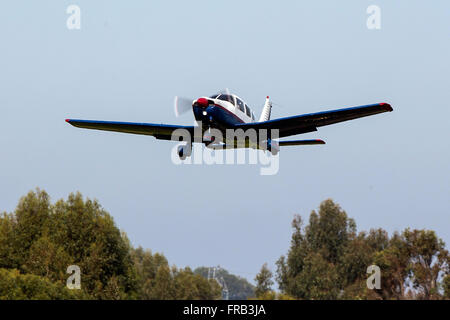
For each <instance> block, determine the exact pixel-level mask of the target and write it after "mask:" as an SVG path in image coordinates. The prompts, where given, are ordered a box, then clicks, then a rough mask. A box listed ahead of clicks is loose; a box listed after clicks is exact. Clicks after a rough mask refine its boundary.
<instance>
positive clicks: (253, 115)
mask: <svg viewBox="0 0 450 320" xmlns="http://www.w3.org/2000/svg"><path fill="white" fill-rule="evenodd" d="M252 120H253V121H255V114H254V113H253V111H252Z"/></svg>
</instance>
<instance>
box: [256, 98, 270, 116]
mask: <svg viewBox="0 0 450 320" xmlns="http://www.w3.org/2000/svg"><path fill="white" fill-rule="evenodd" d="M271 111H272V102H270V100H269V96H267V98H266V102H265V103H264V108H263V110H262V113H261V117H259V122H263V121H267V120H270V112H271Z"/></svg>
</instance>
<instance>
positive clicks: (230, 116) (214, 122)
mask: <svg viewBox="0 0 450 320" xmlns="http://www.w3.org/2000/svg"><path fill="white" fill-rule="evenodd" d="M193 111H194V116H195V119H196V120H197V121H202V123H203V125H204V126H210V127H213V128H219V129H228V128H233V127H234V126H236V125H238V124H242V123H245V121H244V120H242V119H241V118H239V117H238V116H237V115H236V114H234V113H233V112H231V111H229V110H228V109H226V108H224V107H222V106H220V105H218V104H214V105H210V106H208V107H207V108H201V107H194V108H193ZM203 111H206V115H204V114H203Z"/></svg>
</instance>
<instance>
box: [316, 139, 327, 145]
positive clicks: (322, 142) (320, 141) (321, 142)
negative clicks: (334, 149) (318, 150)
mask: <svg viewBox="0 0 450 320" xmlns="http://www.w3.org/2000/svg"><path fill="white" fill-rule="evenodd" d="M316 141H317V142H318V143H319V144H326V142H325V141H323V140H321V139H316Z"/></svg>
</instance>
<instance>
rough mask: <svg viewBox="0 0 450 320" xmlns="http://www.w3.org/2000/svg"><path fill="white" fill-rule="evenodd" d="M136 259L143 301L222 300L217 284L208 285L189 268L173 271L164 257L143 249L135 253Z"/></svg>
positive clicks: (134, 258) (135, 250)
mask: <svg viewBox="0 0 450 320" xmlns="http://www.w3.org/2000/svg"><path fill="white" fill-rule="evenodd" d="M132 257H133V261H134V265H135V267H136V271H137V277H138V281H139V283H140V288H139V297H140V298H141V299H156V300H166V299H192V300H194V299H203V300H213V299H219V298H220V297H221V289H220V287H219V285H218V284H217V283H216V282H215V281H208V280H207V279H205V278H204V277H202V276H200V275H198V274H195V273H194V272H192V270H191V269H189V268H185V269H177V268H176V267H172V268H170V267H169V263H168V262H167V259H166V258H165V257H164V256H163V255H162V254H159V253H155V254H152V253H151V252H150V251H149V250H144V249H142V248H141V247H139V248H137V249H133V250H132Z"/></svg>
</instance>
